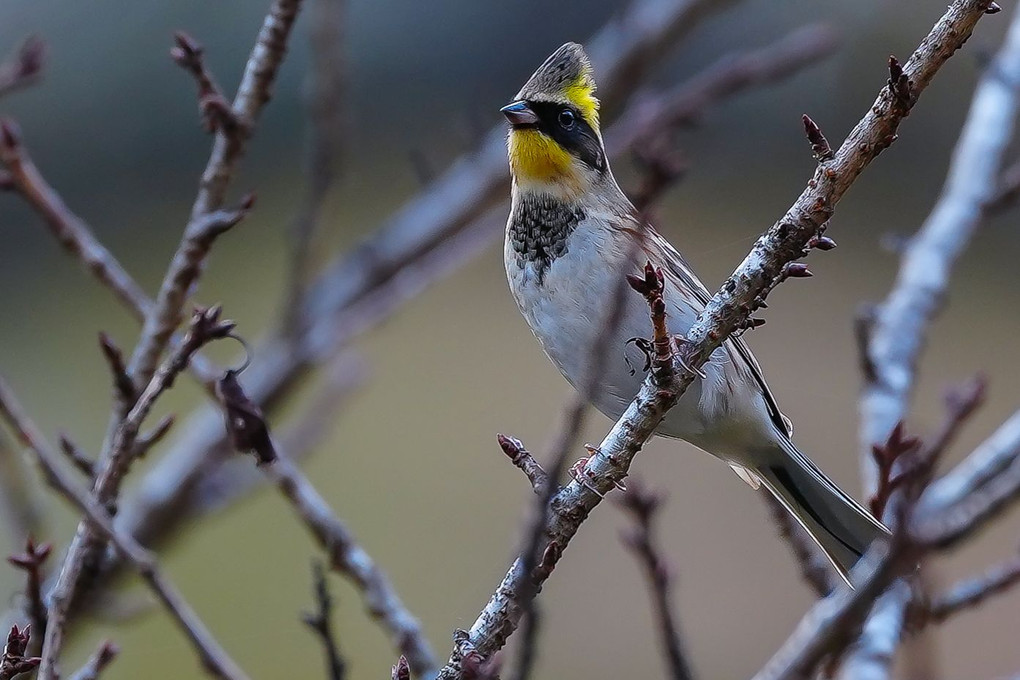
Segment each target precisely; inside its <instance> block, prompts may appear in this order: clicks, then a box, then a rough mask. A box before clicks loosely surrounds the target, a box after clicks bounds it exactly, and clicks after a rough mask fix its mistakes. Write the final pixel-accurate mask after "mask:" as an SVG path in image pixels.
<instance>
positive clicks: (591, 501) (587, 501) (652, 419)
mask: <svg viewBox="0 0 1020 680" xmlns="http://www.w3.org/2000/svg"><path fill="white" fill-rule="evenodd" d="M987 7H988V2H987V0H957V1H956V2H954V3H953V4H952V5H950V7H949V9H948V11H947V12H946V14H945V15H944V16H943V17H942V18H941V19H940V20H939V21H938V22H937V23H936V24H935V26H934V27H933V28H932V30H931V32H930V33H929V35H928V36H927V37H926V38H925V39H924V40H923V41H922V42H921V44H920V46H919V47H918V49H917V50H916V51H915V53H914V54H913V55H912V56H911V58H910V60H908V61H907V63H906V64H905V65H904V66H903V73H904V74H905V77H906V78H907V82H908V83H909V85H910V93H909V94H910V96H909V98H904V97H903V96H902V90H900V91H899V94H897V93H896V92H893V91H892V90H891V89H890V88H888V87H883V88H882V90H881V91H880V93H879V95H878V98H877V99H876V101H875V103H874V104H873V105H872V106H871V107H870V108H869V109H868V112H867V113H866V114H865V116H864V118H862V119H861V121H860V122H859V123H858V124H857V126H856V127H855V128H854V129H853V130H852V131H851V133H850V135H849V136H848V137H847V139H846V140H844V142H843V144H842V145H841V146H840V148H839V149H838V150H837V151H836V152H835V154H834V155H833V158H832V160H829V161H825V162H824V163H822V164H820V166H819V168H818V169H817V170H816V172H815V174H814V177H813V178H812V180H811V182H810V183H809V184H808V186H807V188H806V189H805V190H804V191H803V193H802V194H801V196H800V197H799V198H798V199H797V201H796V202H795V203H794V205H793V206H792V207H791V208H790V210H789V211H787V213H786V215H784V216H783V218H782V219H780V220H779V221H778V222H776V224H775V225H773V226H772V228H771V229H769V230H768V231H767V232H766V233H765V234H763V235H762V236H761V237H760V238H759V239H758V241H757V243H755V245H754V247H753V249H752V251H751V253H750V254H749V255H748V256H747V257H746V258H745V259H744V261H743V262H742V263H741V264H740V266H739V267H737V269H736V271H735V272H734V273H733V274H732V275H731V276H730V277H729V279H728V280H727V281H726V282H725V283H724V284H723V286H722V288H721V289H720V290H719V291H718V292H717V293H716V294H715V296H714V297H713V298H712V299H711V300H710V301H709V303H708V304H707V305H706V308H705V310H704V311H703V312H702V314H700V315H699V317H698V319H697V321H695V323H694V325H693V326H692V327H691V329H690V331H689V332H688V333H687V337H686V342H685V348H686V350H687V355H688V356H687V357H686V359H687V361H686V363H687V364H688V366H689V367H682V370H680V371H678V372H677V376H676V380H675V381H674V383H673V384H672V385H671V386H670V388H669V389H663V388H661V387H658V386H656V385H655V384H654V381H653V380H652V379H651V378H649V379H646V380H645V382H644V383H643V384H642V386H641V389H640V391H639V392H638V394H637V396H636V398H635V399H634V401H633V402H631V404H630V406H629V407H628V408H627V410H626V411H625V412H624V414H623V416H622V417H621V418H620V419H619V420H618V421H617V423H616V424H615V425H614V426H613V428H612V430H610V432H609V434H608V435H607V436H606V438H605V439H604V440H603V441H602V444H601V445H600V446H599V447H598V453H596V454H595V455H593V456H592V457H591V459H589V461H588V464H587V466H586V468H585V472H586V473H587V480H586V482H585V484H583V485H582V484H580V483H578V482H577V481H575V482H573V483H571V484H569V485H568V486H566V487H565V488H564V489H563V490H562V491H560V492H559V493H558V494H557V495H556V497H555V498H554V499H553V502H552V512H551V514H550V517H549V520H548V522H547V524H546V528H545V531H546V536H547V537H548V539H549V540H550V541H555V542H556V544H557V545H558V546H559V548H560V550H563V549H565V548H566V547H567V545H568V544H569V543H570V540H571V539H572V538H573V536H574V535H575V534H576V532H577V530H578V529H579V528H580V526H581V523H582V522H583V521H584V519H585V518H586V517H588V515H589V514H590V512H591V511H592V510H593V509H594V508H595V506H597V505H598V504H599V502H600V501H601V494H605V493H607V492H608V491H609V490H610V489H611V488H612V487H613V486H614V485H615V484H617V483H619V482H620V481H621V480H622V479H623V478H624V477H625V476H626V474H627V471H628V469H629V467H630V464H631V462H632V460H633V458H634V456H635V455H636V454H637V452H638V450H639V449H640V447H641V446H642V445H643V443H644V442H645V441H646V440H647V439H648V438H649V437H650V436H651V435H652V433H653V432H654V431H655V428H656V427H657V426H658V425H659V423H660V422H661V420H662V418H663V417H664V415H665V413H666V411H667V410H668V409H669V408H670V407H672V406H673V405H674V404H675V403H676V401H677V400H678V399H679V397H680V396H681V395H682V394H683V392H684V390H686V389H687V387H688V386H689V385H690V384H691V383H692V382H693V380H694V379H695V377H696V373H695V370H696V369H698V368H700V367H701V366H702V365H703V364H704V363H705V362H707V361H708V359H709V357H710V355H711V353H712V352H713V351H714V350H715V349H716V348H717V347H719V346H720V345H721V344H722V343H723V342H724V341H725V339H726V338H727V337H728V336H729V335H730V334H731V333H733V332H734V331H737V330H738V329H740V328H741V327H742V325H743V324H744V323H745V321H746V319H747V318H748V317H749V315H750V313H751V312H752V311H754V310H755V309H757V308H758V307H759V306H760V304H759V301H760V298H759V296H760V295H761V294H762V293H764V292H765V291H766V290H767V289H768V288H769V287H770V286H771V284H772V282H773V280H774V279H776V278H777V277H779V276H781V275H782V273H783V269H784V267H785V266H786V265H787V264H788V263H790V262H793V261H794V260H797V259H799V258H800V257H802V256H803V255H804V253H805V249H806V248H807V247H808V244H809V242H810V240H811V239H812V238H813V237H816V236H817V235H818V234H819V231H820V229H821V227H822V226H823V225H824V224H825V223H826V222H827V220H828V219H829V218H830V217H831V216H832V212H833V210H834V208H835V205H836V204H837V203H838V202H839V200H840V199H841V198H842V197H843V195H844V194H845V193H846V191H847V189H849V188H850V186H851V185H852V184H853V182H854V181H855V180H856V179H857V177H858V176H860V174H861V172H862V171H863V170H864V168H865V167H867V165H868V164H869V163H870V162H871V161H872V160H874V159H875V157H877V156H878V154H879V153H881V151H882V150H883V149H885V148H886V147H887V146H889V144H891V143H892V141H894V139H895V134H896V131H897V129H898V127H899V124H900V122H901V121H902V120H903V118H904V117H905V116H906V115H907V114H908V113H909V112H910V109H911V108H912V107H913V105H914V103H916V101H917V98H918V96H919V95H920V94H921V92H922V91H923V90H924V88H925V87H927V85H928V84H929V83H930V82H931V79H932V78H933V77H934V75H935V73H936V72H937V71H938V69H939V68H940V67H941V66H942V65H943V64H944V63H945V62H946V61H947V60H948V59H949V58H950V57H951V56H952V54H953V53H954V52H955V51H956V50H957V49H958V48H959V47H960V46H961V45H962V44H963V43H964V42H965V41H966V40H967V38H968V37H970V34H971V32H972V31H973V29H974V26H975V25H976V23H977V21H978V20H979V19H980V18H981V16H982V15H983V14H984V12H985V10H986V9H987ZM889 561H890V562H891V563H895V562H896V560H892V559H890V560H889ZM880 566H881V565H880ZM895 566H897V565H896V564H891V565H890V566H889V567H888V570H891V569H892V568H893V567H895ZM877 573H881V574H884V573H886V572H885V571H883V570H881V569H879V570H878V571H877ZM534 578H535V575H534V574H528V573H527V572H525V571H524V569H523V561H522V559H521V558H518V559H517V560H516V561H515V562H514V564H513V565H512V566H511V567H510V570H509V571H508V572H507V574H506V576H505V577H504V579H503V581H502V583H501V584H500V585H499V587H498V588H497V589H496V591H495V593H494V594H493V596H492V597H491V598H490V600H489V603H488V604H487V605H486V606H485V608H484V609H483V610H482V613H481V615H480V616H479V617H478V619H477V620H476V621H475V623H474V625H473V626H472V628H471V630H470V631H469V641H470V644H471V647H472V649H473V650H475V651H477V652H478V653H480V654H482V655H483V656H488V655H491V654H492V653H493V652H495V651H496V650H498V649H499V648H501V647H502V646H503V644H504V643H505V642H506V639H507V637H509V635H510V634H511V633H512V632H513V630H514V629H515V628H516V627H517V625H518V623H519V620H520V614H521V611H522V608H523V607H524V606H525V602H524V600H523V599H522V598H523V597H525V596H526V595H527V594H528V593H531V592H534V588H533V587H532V586H531V584H530V583H529V582H530V581H531V580H533V579H534ZM540 580H544V579H540ZM881 581H882V580H881V579H875V581H874V582H875V583H876V587H875V588H874V589H872V590H875V593H874V594H875V596H877V594H878V593H879V592H881V590H882V589H884V585H885V584H884V583H882V582H881ZM539 585H541V584H540V583H539ZM879 586H881V587H879ZM864 590H868V592H871V590H869V589H865V588H862V589H861V591H864ZM858 592H860V591H858ZM857 597H860V596H859V595H858V596H857ZM864 606H865V607H867V606H870V600H868V601H864ZM865 611H866V609H865ZM861 616H863V612H862V613H861ZM460 661H461V658H460V655H459V650H454V653H453V654H452V655H451V658H450V662H449V663H448V664H447V666H445V667H444V668H443V669H442V670H441V671H440V675H439V677H440V678H442V679H444V680H451V679H452V678H460V677H462V673H461V668H460Z"/></svg>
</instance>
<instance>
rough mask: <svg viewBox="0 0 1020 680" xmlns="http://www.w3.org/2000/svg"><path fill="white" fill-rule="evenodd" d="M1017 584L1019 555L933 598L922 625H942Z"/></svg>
mask: <svg viewBox="0 0 1020 680" xmlns="http://www.w3.org/2000/svg"><path fill="white" fill-rule="evenodd" d="M1018 582H1020V556H1013V557H1011V558H1010V559H1008V560H1006V561H1005V562H1003V563H1001V564H997V565H995V566H994V567H992V568H991V569H989V570H988V571H987V572H985V573H984V574H981V575H980V576H975V577H972V578H969V579H965V580H963V581H960V582H959V583H956V584H954V585H953V586H952V587H950V588H949V589H948V590H947V591H946V592H944V593H942V594H941V595H938V596H936V597H933V598H932V599H931V601H930V602H929V603H928V606H927V608H926V609H927V611H926V612H925V614H924V619H925V622H929V621H930V622H932V623H942V622H943V621H945V620H946V619H948V618H949V617H951V616H954V615H956V614H958V613H959V612H961V611H964V610H966V609H972V608H974V607H978V606H980V605H981V604H982V603H983V602H984V601H985V600H987V599H988V598H990V597H991V596H993V595H996V594H998V593H1001V592H1003V591H1005V590H1008V589H1009V588H1012V587H1013V586H1014V585H1016V583H1018Z"/></svg>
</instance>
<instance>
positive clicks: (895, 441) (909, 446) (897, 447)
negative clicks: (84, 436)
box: [868, 423, 921, 517]
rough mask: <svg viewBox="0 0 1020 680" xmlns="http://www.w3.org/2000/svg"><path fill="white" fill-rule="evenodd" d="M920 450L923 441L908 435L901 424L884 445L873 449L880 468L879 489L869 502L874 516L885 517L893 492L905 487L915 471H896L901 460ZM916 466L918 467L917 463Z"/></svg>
mask: <svg viewBox="0 0 1020 680" xmlns="http://www.w3.org/2000/svg"><path fill="white" fill-rule="evenodd" d="M920 448H921V440H920V439H918V438H917V437H912V436H909V435H906V434H905V433H904V428H903V423H899V424H897V425H896V427H894V428H893V431H892V432H891V433H889V438H888V439H887V440H886V442H885V443H884V444H882V445H875V446H873V447H871V455H872V457H873V458H874V460H875V465H876V467H877V468H878V488H877V489H876V490H875V495H874V496H872V497H871V500H870V501H869V502H868V503H869V506H870V508H871V514H872V515H874V516H875V517H882V516H883V515H884V513H885V508H886V505H887V504H888V503H889V499H890V498H891V497H892V495H893V492H895V491H896V490H897V489H899V488H900V487H901V486H903V484H904V483H905V482H906V481H907V480H908V479H909V478H910V476H911V472H912V471H913V470H911V469H910V467H909V465H907V466H906V467H907V469H902V466H901V469H899V470H896V468H897V464H898V463H899V462H900V461H901V460H905V459H906V458H907V457H909V456H912V455H913V454H914V453H917V451H918V449H920ZM914 464H915V465H916V461H915V462H914Z"/></svg>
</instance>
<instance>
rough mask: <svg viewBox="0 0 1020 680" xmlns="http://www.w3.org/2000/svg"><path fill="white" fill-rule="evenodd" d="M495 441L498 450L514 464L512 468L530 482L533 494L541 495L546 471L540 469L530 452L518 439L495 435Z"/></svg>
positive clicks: (546, 477)
mask: <svg viewBox="0 0 1020 680" xmlns="http://www.w3.org/2000/svg"><path fill="white" fill-rule="evenodd" d="M496 441H498V442H499V448H501V449H502V450H503V453H505V454H506V456H507V458H509V459H510V462H511V463H513V464H514V467H516V468H517V469H519V470H520V471H521V472H523V473H524V476H525V477H527V478H528V481H529V482H531V488H532V489H534V490H535V493H541V492H542V489H543V488H545V484H546V481H547V480H548V478H549V475H548V474H547V473H546V471H545V470H544V469H542V464H541V463H539V462H538V461H537V460H535V457H534V456H532V455H531V452H530V451H528V450H527V449H526V448H524V444H523V443H522V442H521V440H520V439H515V438H513V437H507V436H506V435H503V434H497V435H496Z"/></svg>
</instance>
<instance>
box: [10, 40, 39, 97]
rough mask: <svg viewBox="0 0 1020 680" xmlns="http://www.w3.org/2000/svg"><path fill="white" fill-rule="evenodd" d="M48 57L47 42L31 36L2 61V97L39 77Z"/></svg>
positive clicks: (26, 85)
mask: <svg viewBox="0 0 1020 680" xmlns="http://www.w3.org/2000/svg"><path fill="white" fill-rule="evenodd" d="M45 58H46V44H45V43H43V41H42V40H41V39H40V38H39V37H37V36H34V35H33V36H29V37H28V38H26V39H25V41H24V42H23V43H21V45H19V46H18V48H17V49H16V50H15V51H14V53H13V54H12V55H11V56H10V57H8V58H7V59H5V60H4V61H3V62H0V97H3V96H4V95H6V94H10V93H11V92H14V91H15V90H20V89H21V88H23V87H28V86H29V85H31V84H32V83H34V82H35V81H36V80H38V78H39V74H40V73H41V72H42V67H43V62H44V61H45Z"/></svg>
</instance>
